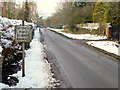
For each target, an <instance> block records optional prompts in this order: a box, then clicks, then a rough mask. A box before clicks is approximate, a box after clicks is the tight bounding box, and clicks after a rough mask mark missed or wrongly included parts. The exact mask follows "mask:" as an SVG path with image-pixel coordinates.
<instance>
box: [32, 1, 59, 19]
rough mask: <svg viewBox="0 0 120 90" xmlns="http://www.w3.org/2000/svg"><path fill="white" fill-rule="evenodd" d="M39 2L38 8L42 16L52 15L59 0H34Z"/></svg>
mask: <svg viewBox="0 0 120 90" xmlns="http://www.w3.org/2000/svg"><path fill="white" fill-rule="evenodd" d="M34 1H36V2H37V9H38V12H39V14H40V16H44V18H45V17H47V16H50V15H51V14H52V13H53V12H55V8H56V6H57V3H58V1H59V0H34Z"/></svg>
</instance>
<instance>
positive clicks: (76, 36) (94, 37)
mask: <svg viewBox="0 0 120 90" xmlns="http://www.w3.org/2000/svg"><path fill="white" fill-rule="evenodd" d="M48 29H50V30H53V31H56V32H58V33H60V34H63V35H65V36H67V37H69V38H72V39H84V40H101V39H107V37H106V36H98V35H91V34H70V33H65V32H62V31H63V29H53V28H48Z"/></svg>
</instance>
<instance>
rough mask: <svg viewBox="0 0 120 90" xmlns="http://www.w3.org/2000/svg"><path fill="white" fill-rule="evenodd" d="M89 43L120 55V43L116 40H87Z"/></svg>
mask: <svg viewBox="0 0 120 90" xmlns="http://www.w3.org/2000/svg"><path fill="white" fill-rule="evenodd" d="M87 44H89V45H91V46H94V47H97V48H100V49H103V50H105V51H108V52H110V53H114V54H116V55H119V56H120V54H119V47H120V45H119V44H118V43H116V42H113V41H90V42H87Z"/></svg>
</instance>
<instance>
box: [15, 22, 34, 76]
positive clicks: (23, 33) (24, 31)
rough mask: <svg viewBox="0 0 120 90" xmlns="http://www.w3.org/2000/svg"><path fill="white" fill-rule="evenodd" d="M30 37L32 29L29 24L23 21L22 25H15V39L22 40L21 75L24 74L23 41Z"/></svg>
mask: <svg viewBox="0 0 120 90" xmlns="http://www.w3.org/2000/svg"><path fill="white" fill-rule="evenodd" d="M31 39H32V29H31V26H24V21H23V25H22V26H20V25H19V26H16V27H15V41H16V42H22V77H24V76H25V63H24V57H25V53H24V49H25V42H30V41H31Z"/></svg>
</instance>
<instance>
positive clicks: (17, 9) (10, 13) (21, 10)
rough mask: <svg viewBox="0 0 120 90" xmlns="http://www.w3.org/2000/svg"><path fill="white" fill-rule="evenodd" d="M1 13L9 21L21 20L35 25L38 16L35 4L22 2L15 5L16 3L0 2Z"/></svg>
mask: <svg viewBox="0 0 120 90" xmlns="http://www.w3.org/2000/svg"><path fill="white" fill-rule="evenodd" d="M0 5H1V8H2V7H3V11H0V12H1V13H2V14H3V16H4V17H7V18H10V19H23V20H25V21H33V22H35V23H37V22H38V21H39V15H38V12H37V4H36V2H34V1H32V2H28V1H26V2H23V3H22V4H16V2H0Z"/></svg>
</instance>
